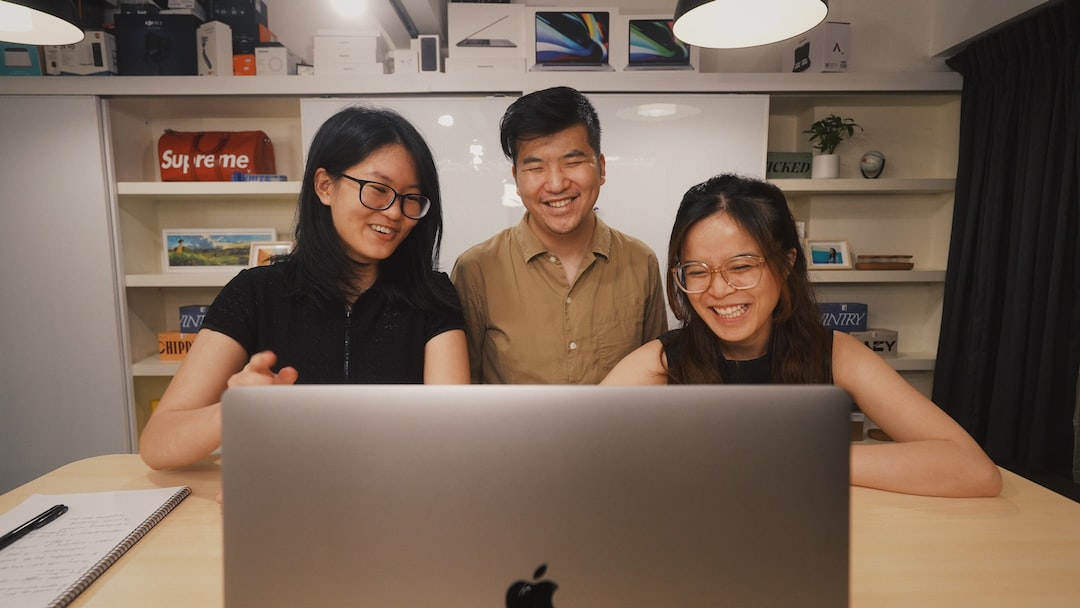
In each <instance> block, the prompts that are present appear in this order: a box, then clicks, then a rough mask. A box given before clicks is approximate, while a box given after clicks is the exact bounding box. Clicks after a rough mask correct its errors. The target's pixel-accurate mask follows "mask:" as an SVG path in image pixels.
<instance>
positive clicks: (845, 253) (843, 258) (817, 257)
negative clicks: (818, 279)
mask: <svg viewBox="0 0 1080 608" xmlns="http://www.w3.org/2000/svg"><path fill="white" fill-rule="evenodd" d="M806 256H807V262H808V263H809V265H810V270H832V269H841V268H851V267H852V263H851V252H850V251H849V250H848V244H847V241H845V240H843V239H831V240H813V239H812V240H810V241H807V243H806Z"/></svg>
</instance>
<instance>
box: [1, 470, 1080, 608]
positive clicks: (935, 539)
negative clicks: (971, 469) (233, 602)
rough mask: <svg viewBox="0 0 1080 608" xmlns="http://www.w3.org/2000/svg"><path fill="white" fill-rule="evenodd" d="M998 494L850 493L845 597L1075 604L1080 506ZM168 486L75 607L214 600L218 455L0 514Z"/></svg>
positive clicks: (1079, 583)
mask: <svg viewBox="0 0 1080 608" xmlns="http://www.w3.org/2000/svg"><path fill="white" fill-rule="evenodd" d="M1002 475H1003V476H1004V478H1005V489H1004V491H1003V492H1002V495H1001V496H1000V497H998V498H972V499H950V498H925V497H919V496H906V495H902V494H891V493H888V492H880V491H877V490H868V489H865V488H852V491H851V507H852V509H851V511H852V513H851V605H852V606H854V607H856V608H861V607H867V608H870V607H873V608H888V607H890V606H897V607H901V606H902V607H904V608H911V607H912V606H919V607H920V608H927V607H935V606H949V607H956V606H979V607H980V608H988V607H994V606H1001V607H1003V608H1004V607H1007V608H1015V607H1017V606H1076V605H1080V504H1077V503H1075V502H1073V501H1071V500H1069V499H1067V498H1064V497H1061V496H1059V495H1057V494H1055V493H1053V492H1051V491H1049V490H1046V489H1044V488H1042V487H1041V486H1038V485H1036V484H1034V483H1031V482H1029V481H1027V480H1026V479H1024V478H1022V477H1019V476H1017V475H1015V474H1013V473H1010V472H1008V471H1004V470H1003V471H1002ZM176 485H188V486H191V489H192V491H193V492H192V495H191V496H189V497H188V498H187V499H186V500H185V501H184V502H182V503H181V504H180V506H179V507H177V508H176V510H174V511H173V512H172V513H170V514H169V516H168V517H166V518H165V519H164V520H163V521H162V522H161V523H160V524H158V526H157V527H155V528H154V529H153V530H151V531H150V533H149V534H148V535H147V536H146V538H144V539H143V540H142V541H140V542H139V543H138V544H136V545H135V546H134V547H133V548H132V549H131V550H130V551H129V552H128V553H127V554H126V555H125V556H124V557H122V558H121V559H120V560H119V561H118V562H117V563H116V564H115V565H113V567H112V568H110V569H109V570H107V571H106V572H105V574H104V575H103V576H102V577H101V578H100V579H98V581H97V582H95V583H94V584H93V585H91V586H90V588H89V589H87V590H86V591H85V592H83V594H82V595H80V596H79V598H78V599H77V600H76V601H75V603H74V604H73V606H80V607H89V606H108V607H115V606H155V607H164V608H168V607H170V606H177V607H184V608H187V607H189V606H200V607H204V608H210V607H214V606H221V605H222V601H223V593H222V587H223V580H222V579H223V576H222V547H221V539H222V534H221V509H220V507H219V506H218V504H217V502H215V500H214V497H215V495H216V494H217V492H218V490H219V489H220V487H221V469H220V467H219V463H218V461H217V460H209V461H207V462H206V463H204V464H200V465H198V466H194V467H189V468H187V469H183V470H178V471H166V472H161V471H151V470H149V469H147V468H146V466H145V465H143V463H142V461H141V460H140V459H139V457H138V456H137V455H130V454H122V455H112V456H99V457H97V458H90V459H87V460H82V461H79V462H75V463H72V464H69V465H66V466H64V467H61V468H59V469H57V470H55V471H53V472H51V473H49V474H47V475H44V476H42V477H40V478H38V479H36V480H34V481H32V482H30V483H28V484H26V485H24V486H21V487H19V488H16V489H14V490H12V491H11V492H8V493H7V494H4V495H3V496H0V513H2V512H6V511H8V510H9V509H11V508H12V507H14V506H15V505H16V504H18V503H19V502H21V501H22V500H23V499H24V498H26V497H27V496H29V495H30V494H34V493H69V492H95V491H105V490H128V489H137V488H149V487H165V486H176Z"/></svg>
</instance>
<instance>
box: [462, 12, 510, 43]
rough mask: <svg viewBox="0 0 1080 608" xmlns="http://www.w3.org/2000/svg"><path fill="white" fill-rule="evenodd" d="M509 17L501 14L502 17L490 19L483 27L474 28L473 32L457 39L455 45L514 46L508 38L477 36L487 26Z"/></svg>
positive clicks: (485, 29)
mask: <svg viewBox="0 0 1080 608" xmlns="http://www.w3.org/2000/svg"><path fill="white" fill-rule="evenodd" d="M509 18H510V15H503V16H502V17H499V18H498V19H496V20H495V21H492V22H491V23H489V24H487V25H485V26H484V27H482V28H480V29H478V30H476V31H475V32H473V33H471V34H469V35H468V36H466V37H464V38H462V39H461V40H458V41H457V46H464V47H482V48H516V47H517V45H516V44H514V43H513V42H512V41H511V40H510V39H508V38H482V37H478V36H479V34H481V33H483V32H485V31H487V30H488V29H489V28H491V27H492V26H494V25H495V24H496V23H500V22H502V21H505V20H506V19H509Z"/></svg>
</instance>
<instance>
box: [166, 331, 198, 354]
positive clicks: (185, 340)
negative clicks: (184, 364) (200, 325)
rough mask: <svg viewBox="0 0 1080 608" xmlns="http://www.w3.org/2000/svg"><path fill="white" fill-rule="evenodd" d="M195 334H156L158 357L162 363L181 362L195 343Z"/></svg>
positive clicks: (168, 332) (177, 332)
mask: <svg viewBox="0 0 1080 608" xmlns="http://www.w3.org/2000/svg"><path fill="white" fill-rule="evenodd" d="M195 336H196V334H185V333H183V332H179V331H159V332H158V355H159V358H160V359H161V360H162V361H183V360H184V357H186V356H187V354H188V351H189V350H191V345H192V343H194V342H195Z"/></svg>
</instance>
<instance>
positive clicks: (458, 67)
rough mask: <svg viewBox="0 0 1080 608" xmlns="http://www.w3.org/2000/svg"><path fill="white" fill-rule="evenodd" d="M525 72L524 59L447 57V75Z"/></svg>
mask: <svg viewBox="0 0 1080 608" xmlns="http://www.w3.org/2000/svg"><path fill="white" fill-rule="evenodd" d="M524 71H525V58H524V57H488V58H484V57H447V58H446V73H447V74H451V73H453V74H462V73H479V74H491V73H495V72H500V73H503V72H516V73H521V72H524Z"/></svg>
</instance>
